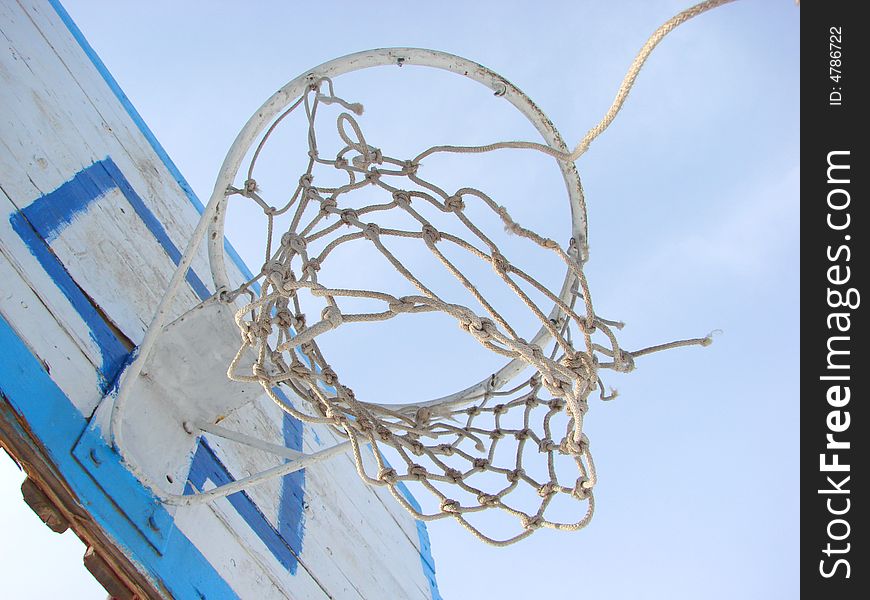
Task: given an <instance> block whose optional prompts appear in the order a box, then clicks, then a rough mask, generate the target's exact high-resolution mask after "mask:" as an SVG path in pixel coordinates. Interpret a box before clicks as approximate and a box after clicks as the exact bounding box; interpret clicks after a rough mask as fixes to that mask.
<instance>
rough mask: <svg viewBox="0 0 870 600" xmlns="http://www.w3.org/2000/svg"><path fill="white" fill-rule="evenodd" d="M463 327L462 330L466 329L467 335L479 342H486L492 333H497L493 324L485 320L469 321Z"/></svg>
mask: <svg viewBox="0 0 870 600" xmlns="http://www.w3.org/2000/svg"><path fill="white" fill-rule="evenodd" d="M463 325H464V327H463V329H466V330H467V331H468V333H470V334H471V335H473V336H474V337H475V339H477V341H479V342H487V341H488V340H490V339H491V338H492V336H493V334H494V333H497V332H498V329H497V328H496V326H495V323H493V322H492V321H490V320H489V319H486V318H484V319H479V320H470V321H469V322H468V323H464V324H463Z"/></svg>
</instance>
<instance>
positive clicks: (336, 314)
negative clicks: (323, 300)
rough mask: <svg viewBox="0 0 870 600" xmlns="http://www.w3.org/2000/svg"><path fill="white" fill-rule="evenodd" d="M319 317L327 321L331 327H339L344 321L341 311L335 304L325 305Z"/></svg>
mask: <svg viewBox="0 0 870 600" xmlns="http://www.w3.org/2000/svg"><path fill="white" fill-rule="evenodd" d="M320 317H321V318H322V319H323V320H324V321H326V322H328V323H329V325H330V326H331V327H332V329H336V328H337V327H340V326H341V324H342V322H343V321H344V318H343V316H342V314H341V311H340V310H339V309H338V307H337V306H327V307H326V308H324V309H323V312H321V313H320Z"/></svg>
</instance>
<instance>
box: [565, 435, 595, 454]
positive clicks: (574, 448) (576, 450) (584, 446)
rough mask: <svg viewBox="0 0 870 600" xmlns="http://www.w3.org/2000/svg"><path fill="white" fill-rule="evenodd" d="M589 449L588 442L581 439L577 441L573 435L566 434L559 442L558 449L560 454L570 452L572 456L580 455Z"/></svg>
mask: <svg viewBox="0 0 870 600" xmlns="http://www.w3.org/2000/svg"><path fill="white" fill-rule="evenodd" d="M588 449H589V442H588V441H586V440H584V439H581V440H580V441H579V442H578V441H577V440H575V439H574V437H573V436H566V437H565V438H564V439H563V440H562V443H561V444H559V451H560V452H561V453H562V454H570V455H572V456H580V455H581V454H583V453H584V452H586V451H587V450H588Z"/></svg>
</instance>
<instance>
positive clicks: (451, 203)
mask: <svg viewBox="0 0 870 600" xmlns="http://www.w3.org/2000/svg"><path fill="white" fill-rule="evenodd" d="M444 208H445V209H446V210H448V211H450V212H456V213H458V212H462V211H463V210H464V209H465V201H464V200H463V199H462V196H459V195H455V196H450V197H449V198H448V199H447V200H446V201H445V202H444Z"/></svg>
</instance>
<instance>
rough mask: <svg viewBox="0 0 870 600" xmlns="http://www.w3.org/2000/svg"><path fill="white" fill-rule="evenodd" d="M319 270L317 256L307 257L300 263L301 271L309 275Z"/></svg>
mask: <svg viewBox="0 0 870 600" xmlns="http://www.w3.org/2000/svg"><path fill="white" fill-rule="evenodd" d="M319 270H320V260H319V259H317V258H309V259H308V260H307V261H305V262H304V263H302V272H303V273H309V274H310V275H314V273H316V272H317V271H319Z"/></svg>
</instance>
